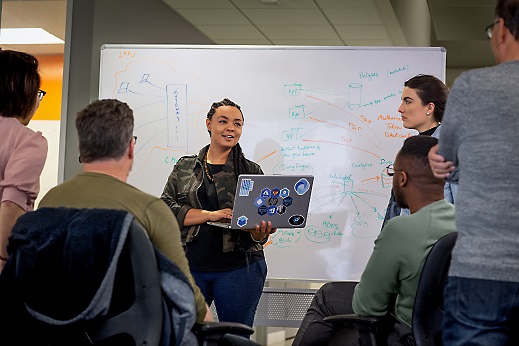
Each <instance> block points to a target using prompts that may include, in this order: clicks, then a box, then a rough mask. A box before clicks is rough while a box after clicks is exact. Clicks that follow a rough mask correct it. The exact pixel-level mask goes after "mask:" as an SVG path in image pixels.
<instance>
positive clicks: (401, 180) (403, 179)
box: [398, 171, 409, 187]
mask: <svg viewBox="0 0 519 346" xmlns="http://www.w3.org/2000/svg"><path fill="white" fill-rule="evenodd" d="M408 181H409V176H408V175H407V172H406V171H400V175H399V176H398V185H399V186H400V187H404V186H406V185H407V182H408Z"/></svg>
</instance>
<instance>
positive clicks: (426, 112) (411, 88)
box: [382, 74, 457, 227]
mask: <svg viewBox="0 0 519 346" xmlns="http://www.w3.org/2000/svg"><path fill="white" fill-rule="evenodd" d="M448 94H449V90H448V89H447V86H446V85H445V84H444V83H443V82H442V81H441V80H439V79H438V78H436V77H434V76H431V75H421V74H420V75H417V76H415V77H413V78H411V79H409V80H408V81H407V82H405V83H404V90H403V91H402V103H401V104H400V107H398V112H399V113H400V115H401V117H402V122H403V125H404V127H405V128H406V129H413V130H416V131H418V132H419V134H420V135H426V136H433V137H435V138H439V137H440V129H441V121H442V119H443V112H444V111H445V104H446V102H447V95H448ZM387 170H388V174H390V175H392V171H393V165H389V166H388V169H387ZM454 182H456V183H454ZM456 190H457V180H456V179H455V180H453V181H451V183H448V182H447V183H445V187H444V191H443V192H444V195H445V199H446V200H447V202H450V203H454V199H455V197H456ZM398 215H409V209H401V208H399V207H398V206H397V204H396V200H395V196H394V194H393V190H392V189H391V197H390V199H389V204H388V206H387V210H386V216H385V218H384V222H383V223H382V227H384V225H385V224H386V222H387V221H388V220H390V219H391V218H393V217H395V216H398Z"/></svg>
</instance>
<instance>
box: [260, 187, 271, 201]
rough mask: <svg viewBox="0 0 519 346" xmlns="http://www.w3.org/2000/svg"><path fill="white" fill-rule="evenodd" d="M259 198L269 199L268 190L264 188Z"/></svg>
mask: <svg viewBox="0 0 519 346" xmlns="http://www.w3.org/2000/svg"><path fill="white" fill-rule="evenodd" d="M260 196H261V198H263V199H267V198H269V197H270V189H268V188H264V189H263V190H261V194H260Z"/></svg>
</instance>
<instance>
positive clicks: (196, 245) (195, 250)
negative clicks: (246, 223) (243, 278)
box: [186, 163, 265, 272]
mask: <svg viewBox="0 0 519 346" xmlns="http://www.w3.org/2000/svg"><path fill="white" fill-rule="evenodd" d="M222 167H223V165H213V164H209V163H208V164H207V168H208V169H209V170H210V173H211V174H212V175H213V176H214V174H216V173H218V172H220V171H221V170H222ZM198 199H199V200H200V203H201V204H202V208H203V209H204V210H209V211H215V210H219V209H220V206H219V204H218V199H217V196H216V189H215V185H214V182H211V181H210V180H209V179H207V177H205V175H204V183H203V184H202V186H201V187H200V188H199V189H198ZM223 230H224V229H223V228H221V227H216V226H211V225H208V224H206V223H204V224H202V225H200V231H199V233H198V235H197V236H196V237H195V238H194V239H193V241H191V242H189V243H187V244H186V256H187V259H188V260H189V267H190V268H191V269H192V270H197V271H210V272H219V271H227V270H234V269H238V268H243V267H245V266H247V265H249V264H251V263H254V262H257V261H259V260H261V259H263V258H265V256H264V254H263V250H260V251H256V252H246V251H245V250H241V251H240V250H237V251H229V252H223ZM231 232H233V233H236V237H239V238H240V239H243V241H244V242H250V241H252V239H251V238H250V234H249V232H246V231H242V230H232V231H231Z"/></svg>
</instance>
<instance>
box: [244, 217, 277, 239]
mask: <svg viewBox="0 0 519 346" xmlns="http://www.w3.org/2000/svg"><path fill="white" fill-rule="evenodd" d="M276 231H277V229H276V228H272V223H271V222H270V221H269V222H265V221H261V225H256V228H255V229H253V230H251V231H250V234H251V236H252V238H253V239H254V240H256V241H262V240H263V239H265V238H266V237H268V235H269V234H272V233H275V232H276Z"/></svg>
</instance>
